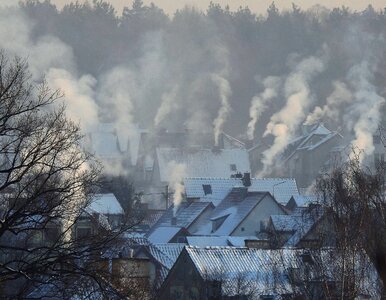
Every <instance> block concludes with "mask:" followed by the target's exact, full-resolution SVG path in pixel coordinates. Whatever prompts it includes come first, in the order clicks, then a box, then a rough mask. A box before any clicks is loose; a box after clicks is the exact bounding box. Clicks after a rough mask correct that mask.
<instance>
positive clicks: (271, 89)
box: [247, 76, 281, 140]
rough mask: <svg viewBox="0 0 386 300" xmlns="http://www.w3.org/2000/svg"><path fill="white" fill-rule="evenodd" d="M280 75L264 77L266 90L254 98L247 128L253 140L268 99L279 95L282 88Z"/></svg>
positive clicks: (249, 137) (248, 134)
mask: <svg viewBox="0 0 386 300" xmlns="http://www.w3.org/2000/svg"><path fill="white" fill-rule="evenodd" d="M280 83H281V82H280V77H276V76H269V77H267V78H265V79H264V81H263V85H264V91H263V92H262V93H260V94H259V95H256V96H254V97H253V98H252V101H251V107H250V109H249V117H250V119H251V120H250V121H249V123H248V128H247V136H248V139H250V140H253V138H254V133H255V128H256V123H257V121H258V120H259V118H260V116H261V114H262V113H263V112H264V111H265V110H266V109H267V106H268V101H269V100H272V99H274V98H276V97H277V96H278V89H279V88H280Z"/></svg>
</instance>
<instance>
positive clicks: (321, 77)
mask: <svg viewBox="0 0 386 300" xmlns="http://www.w3.org/2000/svg"><path fill="white" fill-rule="evenodd" d="M130 4H131V6H130ZM0 23H1V28H2V30H1V31H0V37H1V39H0V47H1V48H3V49H5V51H7V52H9V53H11V54H16V55H18V56H20V57H23V58H26V59H27V61H28V63H29V67H30V69H31V72H32V76H33V79H34V80H36V81H41V80H43V77H44V78H45V80H46V81H47V82H48V84H49V86H50V87H52V88H53V89H55V88H60V89H61V90H62V91H63V92H64V94H65V96H66V101H67V103H66V105H67V108H68V112H67V113H68V115H69V116H70V117H71V118H73V119H75V120H76V121H78V120H79V121H80V124H81V126H82V127H83V129H84V130H85V131H86V132H89V131H93V130H95V128H97V124H98V122H113V123H115V125H116V127H117V128H120V129H121V131H123V132H125V133H129V135H130V131H133V130H136V128H138V126H139V127H140V128H146V129H152V128H160V127H162V128H166V129H168V130H172V131H173V130H180V129H182V128H186V129H189V130H190V132H191V133H192V137H193V138H197V137H198V138H199V137H200V133H202V132H213V133H214V139H215V140H216V139H217V137H218V134H219V133H220V132H221V131H225V132H228V133H230V134H232V135H234V136H235V137H237V138H239V139H242V140H246V139H250V140H255V141H256V140H257V141H258V140H259V139H260V138H261V137H262V135H264V136H271V137H272V138H273V139H274V141H273V144H274V145H276V146H277V147H276V148H277V149H278V150H277V151H276V152H277V153H276V154H278V153H280V151H282V150H283V149H284V147H285V146H286V145H287V144H288V142H289V141H290V140H291V139H293V138H294V137H295V136H296V135H297V134H298V133H299V128H300V125H301V124H303V123H304V122H308V123H314V122H324V124H327V126H328V127H329V128H330V129H331V130H337V131H338V132H340V133H341V134H342V135H343V137H344V138H345V140H346V143H347V144H349V143H350V142H351V144H352V145H353V146H355V147H359V148H360V149H363V150H364V152H365V153H366V152H368V153H370V152H371V151H372V136H373V134H374V133H375V132H376V131H377V130H378V125H379V124H380V123H382V113H381V112H382V109H383V104H384V102H385V100H384V97H385V87H384V84H383V83H384V82H385V78H386V71H385V70H386V67H385V61H386V60H385V55H386V53H385V51H384V49H385V33H386V9H385V10H383V11H376V10H374V9H373V7H372V6H371V5H369V6H368V7H367V8H366V9H365V10H364V11H352V10H351V9H350V8H348V7H337V8H334V9H332V10H329V9H327V8H325V7H323V6H321V5H317V6H314V7H312V8H311V9H309V10H306V11H305V10H303V9H302V8H301V7H299V6H297V5H296V4H293V6H292V9H291V10H288V11H279V10H278V9H277V7H276V6H275V3H274V2H273V3H272V4H271V5H270V6H269V7H267V10H266V11H262V12H260V13H259V14H254V13H252V12H251V10H250V9H249V8H248V7H240V8H239V9H238V10H236V11H231V10H230V9H229V8H228V7H221V6H220V5H218V4H215V3H211V4H210V5H209V7H208V8H207V10H206V11H198V10H197V9H194V8H191V7H186V8H184V9H182V10H177V11H176V12H175V13H174V15H167V14H165V12H164V11H163V10H162V8H161V7H157V6H156V5H155V4H151V5H149V6H146V5H144V4H143V2H142V1H141V0H135V1H133V2H132V3H128V6H127V7H125V8H124V9H123V11H122V14H121V15H119V14H118V13H117V11H116V10H115V9H114V7H113V6H112V5H111V4H109V3H108V2H106V1H102V0H94V1H92V2H89V3H87V2H86V3H80V2H74V3H71V4H68V5H65V6H64V7H63V9H61V10H59V9H57V8H56V6H55V5H54V4H52V3H51V2H50V1H49V0H46V1H36V0H27V1H23V2H21V3H20V4H19V6H18V7H15V6H14V7H2V8H1V10H0ZM10 34H11V35H12V39H11V40H10ZM294 103H296V105H294ZM274 154H275V153H274Z"/></svg>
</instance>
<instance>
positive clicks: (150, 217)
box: [141, 209, 165, 227]
mask: <svg viewBox="0 0 386 300" xmlns="http://www.w3.org/2000/svg"><path fill="white" fill-rule="evenodd" d="M164 213H165V210H164V209H148V210H146V211H145V216H144V218H143V219H142V221H141V225H148V226H149V227H152V226H153V225H154V224H156V223H157V222H158V221H159V219H160V218H161V217H162V216H163V215H164Z"/></svg>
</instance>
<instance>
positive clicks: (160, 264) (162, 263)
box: [134, 243, 185, 289]
mask: <svg viewBox="0 0 386 300" xmlns="http://www.w3.org/2000/svg"><path fill="white" fill-rule="evenodd" d="M184 247H185V244H178V243H167V244H151V243H150V244H147V245H142V246H140V247H138V248H136V251H135V254H134V256H135V257H136V258H142V259H147V260H148V261H149V262H150V264H151V265H152V270H153V273H152V277H151V284H152V287H153V288H154V289H159V288H160V287H161V285H162V283H163V281H164V280H165V278H166V276H167V275H168V273H169V271H170V269H171V268H172V267H173V265H174V263H175V262H176V260H177V258H178V256H179V255H180V253H181V251H182V249H183V248H184Z"/></svg>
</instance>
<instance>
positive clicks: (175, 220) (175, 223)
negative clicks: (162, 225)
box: [171, 216, 177, 226]
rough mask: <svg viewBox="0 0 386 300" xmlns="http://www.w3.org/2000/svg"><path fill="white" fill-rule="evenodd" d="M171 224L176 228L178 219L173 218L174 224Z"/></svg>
mask: <svg viewBox="0 0 386 300" xmlns="http://www.w3.org/2000/svg"><path fill="white" fill-rule="evenodd" d="M171 224H172V225H173V226H176V225H177V217H174V216H173V217H172V222H171Z"/></svg>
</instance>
